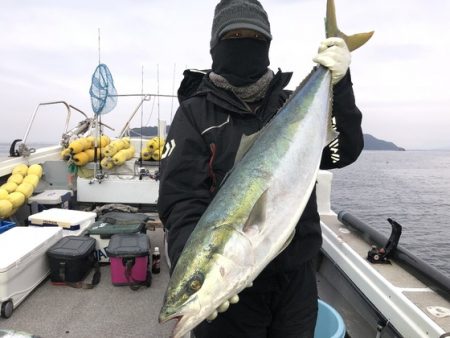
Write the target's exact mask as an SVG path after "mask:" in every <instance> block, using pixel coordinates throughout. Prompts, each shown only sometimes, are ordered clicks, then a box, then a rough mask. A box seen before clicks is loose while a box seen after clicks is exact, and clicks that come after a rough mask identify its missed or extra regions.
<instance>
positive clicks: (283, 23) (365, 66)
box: [0, 0, 450, 149]
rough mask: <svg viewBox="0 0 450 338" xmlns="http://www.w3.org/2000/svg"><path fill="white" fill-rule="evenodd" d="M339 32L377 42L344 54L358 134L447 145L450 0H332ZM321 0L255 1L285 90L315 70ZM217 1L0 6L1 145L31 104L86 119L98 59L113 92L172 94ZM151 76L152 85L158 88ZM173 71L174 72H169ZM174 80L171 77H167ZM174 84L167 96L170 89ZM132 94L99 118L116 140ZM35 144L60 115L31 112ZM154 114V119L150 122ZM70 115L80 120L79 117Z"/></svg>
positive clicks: (18, 130) (202, 41) (197, 50)
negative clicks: (265, 17)
mask: <svg viewBox="0 0 450 338" xmlns="http://www.w3.org/2000/svg"><path fill="white" fill-rule="evenodd" d="M335 1H336V9H337V17H338V23H339V24H340V28H341V30H343V31H344V32H346V33H348V34H350V33H357V32H362V31H369V30H374V31H375V35H374V36H373V38H372V40H371V41H369V43H368V44H367V45H365V46H364V47H363V48H361V49H360V50H357V51H355V52H354V53H353V56H352V64H351V70H352V78H353V83H354V90H355V95H356V99H357V104H358V106H359V107H360V109H361V111H362V112H363V116H364V118H363V128H364V132H365V133H369V134H372V135H374V136H375V137H378V138H382V139H385V140H389V141H392V142H394V143H396V144H397V145H399V146H402V147H405V148H407V149H442V148H447V149H450V95H449V89H448V86H449V79H450V67H449V66H448V63H449V60H450V21H449V15H450V1H449V0H433V1H432V2H429V1H423V0H377V1H357V0H335ZM325 3H326V0H297V1H295V0H262V4H263V5H264V7H265V9H266V11H267V12H268V14H269V20H270V23H271V27H272V35H273V37H274V38H273V41H272V45H271V50H270V59H271V68H272V69H274V70H276V69H278V68H281V69H282V70H284V71H293V72H294V77H293V79H292V81H291V83H290V84H289V86H288V87H289V88H291V89H294V88H295V87H296V85H297V84H298V83H299V82H300V81H301V80H302V79H303V77H304V76H305V75H306V74H308V73H309V71H310V70H311V68H312V67H313V62H312V61H311V59H312V58H313V57H314V55H315V53H316V50H317V47H318V45H319V42H320V41H321V40H322V39H323V37H324V28H323V17H324V14H325ZM215 4H216V1H211V0H208V1H206V0H202V1H186V0H184V1H183V0H121V1H111V0H109V1H106V0H100V1H97V0H95V1H94V0H77V1H58V0H40V1H31V0H21V1H17V0H0V110H1V111H0V114H1V115H0V126H1V129H0V130H1V133H0V142H10V141H11V140H12V139H14V138H22V137H23V136H24V134H25V131H26V127H27V124H28V121H29V120H30V118H31V115H32V113H33V112H34V109H35V108H36V105H37V104H38V103H40V102H46V101H57V100H64V101H67V102H68V103H70V104H72V105H74V106H76V107H78V108H80V109H82V110H83V111H85V112H86V113H89V114H92V109H91V106H90V96H89V87H90V82H91V75H92V73H93V72H94V70H95V68H96V66H97V64H98V62H99V41H98V30H99V29H100V35H101V40H100V46H101V47H100V50H101V52H100V60H101V62H102V63H105V64H107V65H108V67H109V69H110V70H111V72H112V75H113V78H114V82H115V85H116V88H117V90H118V92H119V93H120V94H129V93H141V92H142V91H144V92H145V93H156V92H157V91H158V90H159V92H160V93H161V94H172V93H174V92H176V89H177V88H178V85H179V82H180V81H181V79H182V72H183V70H184V69H185V68H186V67H189V68H199V69H205V68H209V67H210V65H211V59H210V55H209V40H210V31H211V23H212V16H213V12H214V7H215ZM157 69H159V86H158V81H157V75H158V72H157ZM174 70H175V72H174ZM174 79H175V81H174ZM174 88H175V89H174ZM138 102H139V101H138V99H136V98H120V99H119V103H118V105H117V108H116V109H115V110H114V111H112V112H111V113H109V114H108V115H105V116H104V117H103V121H104V122H105V123H107V124H110V125H111V126H113V127H114V128H116V132H115V133H114V132H108V133H109V134H110V135H115V134H118V133H119V131H120V129H121V127H122V126H123V124H124V123H125V122H126V120H127V119H128V117H129V115H130V114H131V112H132V111H133V110H134V108H135V106H136V105H137V104H138ZM177 106H178V103H177V100H176V99H175V100H171V99H162V98H161V99H160V100H159V109H158V101H155V104H153V102H148V103H146V104H145V105H144V109H143V112H141V111H139V113H138V115H137V117H136V118H135V119H134V120H133V122H132V125H133V126H135V127H136V126H139V125H140V124H141V121H142V122H143V123H144V124H146V123H147V122H148V121H150V124H152V125H154V124H155V123H156V119H157V115H158V111H159V114H160V117H161V118H162V119H166V120H169V119H170V116H171V115H172V114H174V113H175V111H176V108H177ZM38 114H39V116H38V117H39V118H40V120H42V122H41V123H40V124H37V125H35V127H34V128H33V130H32V132H31V136H30V138H31V139H32V140H39V141H45V142H50V141H52V140H54V139H57V138H58V137H59V136H60V135H61V130H62V128H63V125H64V119H65V113H64V109H63V108H62V107H59V108H57V109H49V108H45V109H42V110H40V111H39V113H38ZM151 114H152V115H151ZM76 118H77V119H78V117H76Z"/></svg>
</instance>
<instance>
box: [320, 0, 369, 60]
mask: <svg viewBox="0 0 450 338" xmlns="http://www.w3.org/2000/svg"><path fill="white" fill-rule="evenodd" d="M325 31H326V36H327V38H331V37H339V38H342V39H344V41H345V43H346V44H347V47H348V49H349V50H350V51H353V50H355V49H357V48H359V47H361V46H362V45H364V44H365V43H366V42H367V41H368V40H369V39H370V38H371V37H372V35H373V33H374V32H373V31H372V32H367V33H358V34H354V35H350V36H348V35H346V34H345V33H342V32H341V31H340V30H339V28H338V26H337V21H336V8H335V6H334V0H327V16H326V18H325Z"/></svg>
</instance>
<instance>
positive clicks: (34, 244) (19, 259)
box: [0, 227, 63, 318]
mask: <svg viewBox="0 0 450 338" xmlns="http://www.w3.org/2000/svg"><path fill="white" fill-rule="evenodd" d="M62 232H63V231H62V229H61V228H57V227H51V228H38V227H14V228H12V229H10V230H8V231H7V232H5V233H3V234H1V235H0V303H1V316H2V317H4V318H8V317H10V316H11V314H12V311H13V309H15V308H16V307H17V306H18V305H19V304H20V303H21V302H22V301H23V300H24V298H25V297H26V296H27V295H28V294H29V293H30V292H31V291H33V290H34V289H35V288H36V287H37V286H38V285H39V283H41V282H42V281H43V280H44V279H45V278H46V277H47V276H48V274H49V273H50V266H49V263H48V260H47V256H46V252H47V250H48V248H50V247H51V246H52V245H53V244H55V243H56V242H57V241H59V240H60V239H61V238H62Z"/></svg>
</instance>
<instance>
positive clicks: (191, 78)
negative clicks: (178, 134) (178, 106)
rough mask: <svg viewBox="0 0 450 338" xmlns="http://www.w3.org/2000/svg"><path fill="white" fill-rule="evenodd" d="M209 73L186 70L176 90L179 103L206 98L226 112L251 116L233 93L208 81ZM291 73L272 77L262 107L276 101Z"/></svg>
mask: <svg viewBox="0 0 450 338" xmlns="http://www.w3.org/2000/svg"><path fill="white" fill-rule="evenodd" d="M209 72H210V71H192V70H186V71H185V72H184V73H183V74H184V79H183V81H182V83H181V85H180V88H179V90H178V98H179V100H180V103H181V102H182V101H184V100H185V99H187V98H189V97H192V96H206V99H207V100H208V101H210V102H212V103H213V104H215V105H218V106H220V107H222V108H224V109H226V110H229V111H232V112H236V113H239V114H253V112H252V111H251V110H250V108H249V107H248V105H247V104H246V103H245V102H243V101H242V100H241V99H240V98H239V97H237V96H236V95H235V94H234V93H233V92H231V91H229V90H225V89H222V88H218V87H216V86H215V85H214V84H213V83H212V82H211V80H209V76H208V75H209ZM291 77H292V73H290V72H289V73H283V72H282V71H281V70H280V69H279V70H278V72H277V73H276V74H275V76H274V77H273V79H272V81H271V83H270V85H269V88H268V90H267V93H268V94H267V95H266V97H265V99H264V100H263V102H262V106H264V105H267V104H269V103H270V102H272V101H273V100H274V99H277V98H278V96H279V93H280V92H281V91H282V90H283V89H284V88H285V87H286V86H287V84H288V83H289V81H290V80H291Z"/></svg>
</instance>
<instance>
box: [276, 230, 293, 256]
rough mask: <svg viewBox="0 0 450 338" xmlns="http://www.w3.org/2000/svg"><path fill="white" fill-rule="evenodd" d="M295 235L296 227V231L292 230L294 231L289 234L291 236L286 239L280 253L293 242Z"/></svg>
mask: <svg viewBox="0 0 450 338" xmlns="http://www.w3.org/2000/svg"><path fill="white" fill-rule="evenodd" d="M294 236H295V229H294V231H292V233H291V235H290V236H289V238H288V239H287V241H286V242H285V243H284V245H283V246H282V247H281V249H280V252H279V253H278V254H280V253H282V252H283V251H284V249H286V248H287V247H288V245H289V244H291V242H292V239H293V238H294Z"/></svg>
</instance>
